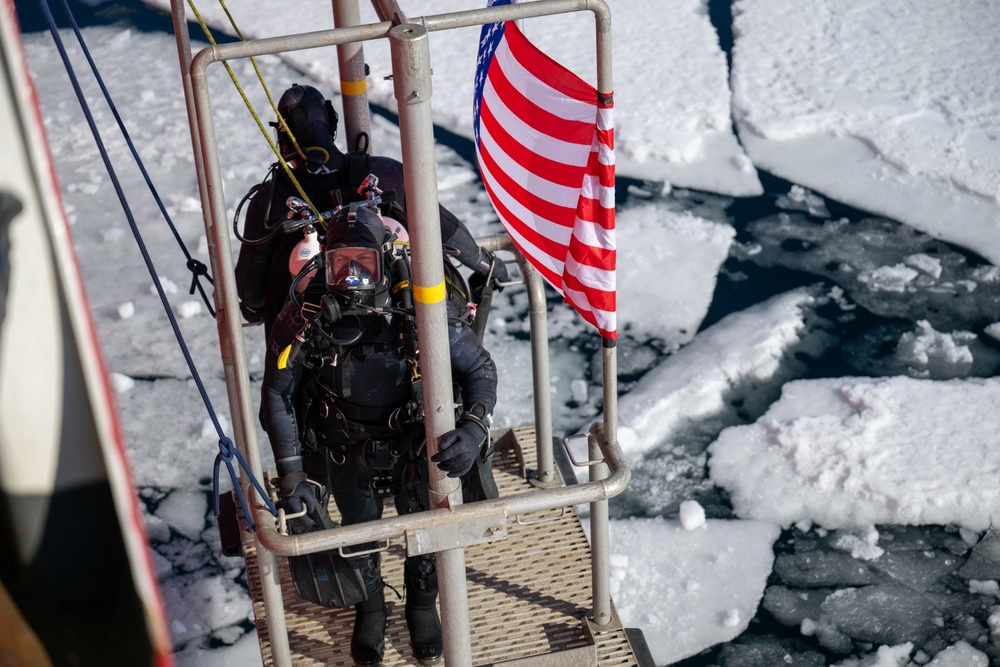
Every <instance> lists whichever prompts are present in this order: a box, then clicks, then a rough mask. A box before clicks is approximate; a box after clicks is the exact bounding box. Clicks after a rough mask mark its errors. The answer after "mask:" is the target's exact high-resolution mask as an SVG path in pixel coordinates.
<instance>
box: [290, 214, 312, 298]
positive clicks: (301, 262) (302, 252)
mask: <svg viewBox="0 0 1000 667" xmlns="http://www.w3.org/2000/svg"><path fill="white" fill-rule="evenodd" d="M317 254H319V235H318V234H317V233H316V228H315V227H313V226H312V225H309V226H308V227H306V228H305V229H304V230H303V232H302V240H301V241H299V242H298V243H297V244H295V248H293V249H292V253H291V254H290V255H289V256H288V271H289V273H291V274H292V278H295V277H296V276H298V275H299V271H301V270H302V267H303V266H305V265H306V262H308V261H309V260H310V259H312V257H313V256H314V255H317ZM314 275H316V270H315V269H313V270H312V271H310V272H309V274H308V275H305V276H303V277H302V278H301V279H300V280H299V281H298V283H297V284H296V287H295V289H296V290H298V291H299V292H301V291H302V290H304V289H305V288H306V286H307V285H308V284H309V281H310V280H312V277H313V276H314Z"/></svg>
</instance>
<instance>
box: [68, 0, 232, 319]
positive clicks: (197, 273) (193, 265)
mask: <svg viewBox="0 0 1000 667" xmlns="http://www.w3.org/2000/svg"><path fill="white" fill-rule="evenodd" d="M62 5H63V10H64V11H65V12H66V16H67V17H68V18H69V23H70V26H72V28H73V32H74V33H75V34H76V39H77V41H78V42H80V48H81V49H82V50H83V55H84V56H85V57H86V58H87V62H88V63H89V64H90V69H91V71H92V72H93V73H94V78H95V79H96V80H97V85H98V86H100V88H101V93H103V94H104V99H105V101H106V102H107V103H108V107H109V108H110V109H111V113H112V115H114V117H115V122H117V123H118V129H119V130H121V133H122V136H123V137H124V138H125V143H126V144H128V148H129V150H130V151H131V152H132V157H133V158H134V159H135V163H136V165H137V166H138V167H139V171H140V172H142V177H143V178H144V179H145V180H146V185H147V186H148V187H149V191H150V193H151V194H152V195H153V199H154V200H156V205H157V206H158V207H159V208H160V213H162V214H163V219H164V220H166V222H167V226H168V227H170V231H171V233H172V234H173V235H174V239H175V240H176V241H177V245H178V246H180V249H181V252H183V253H184V257H185V258H186V259H187V268H188V270H189V271H191V287H190V289H189V290H188V294H194V291H195V290H196V289H197V290H198V292H199V293H200V294H201V298H202V301H204V302H205V306H206V307H207V308H208V312H209V314H210V315H211V316H212V317H215V309H214V308H213V307H212V300H211V299H210V298H209V297H208V294H206V293H205V287H204V286H203V285H202V284H201V280H200V278H201V277H202V276H204V277H205V280H207V281H208V283H209V284H210V285H213V286H214V285H215V282H214V281H213V280H212V276H210V275H209V273H208V267H207V266H205V264H204V263H203V262H200V261H198V260H197V259H195V258H193V257H192V256H191V253H190V252H188V249H187V246H186V245H184V240H183V239H181V235H180V234H179V233H178V232H177V227H175V226H174V222H173V220H171V219H170V215H169V214H168V213H167V209H166V207H165V206H164V205H163V200H162V199H160V194H159V192H157V191H156V187H155V186H154V185H153V180H152V179H151V178H150V177H149V172H148V171H146V165H145V164H144V163H143V161H142V158H140V157H139V152H138V151H137V150H136V148H135V144H134V143H132V137H131V136H130V135H129V132H128V129H126V127H125V123H124V121H122V117H121V116H120V115H119V113H118V107H117V106H115V103H114V100H112V99H111V94H110V93H109V92H108V89H107V87H106V86H105V85H104V79H103V78H102V77H101V73H100V72H99V71H98V69H97V65H96V64H95V63H94V59H93V58H92V57H91V55H90V49H88V48H87V43H86V42H85V41H84V39H83V35H82V34H81V33H80V26H78V25H77V23H76V17H74V16H73V13H72V11H70V8H69V4H67V2H66V0H62Z"/></svg>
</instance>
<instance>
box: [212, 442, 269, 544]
mask: <svg viewBox="0 0 1000 667" xmlns="http://www.w3.org/2000/svg"><path fill="white" fill-rule="evenodd" d="M234 457H235V458H236V461H237V462H238V463H239V465H240V468H241V469H242V470H243V472H244V473H245V474H246V475H247V477H248V478H249V479H250V481H251V482H252V483H253V486H254V489H256V490H257V493H258V494H260V497H261V498H262V499H263V500H264V504H265V505H266V506H267V509H268V510H269V511H270V512H271V516H275V517H276V516H278V508H277V507H275V506H274V503H273V502H271V499H270V498H269V497H268V495H267V492H266V491H264V487H262V486H261V485H260V482H258V481H257V478H256V477H254V476H253V474H252V473H251V472H250V467H249V466H248V465H247V462H246V460H245V459H244V458H243V455H242V454H240V450H238V449H236V447H235V446H234V445H233V441H232V439H230V438H229V437H227V436H225V435H223V436H221V437H220V438H219V453H218V454H216V455H215V465H214V466H212V498H213V500H214V505H213V509H214V513H215V516H219V466H220V464H222V463H225V464H226V469H227V470H228V471H229V479H230V480H231V481H232V483H233V492H234V493H235V494H236V499H237V500H239V501H240V507H241V508H242V509H243V516H244V517H246V520H247V524H248V525H249V526H250V530H253V531H256V530H257V527H256V526H255V525H254V522H253V515H252V514H250V509H249V508H248V507H247V500H246V498H245V497H244V496H243V489H242V488H240V480H239V478H238V477H237V476H236V470H235V469H234V468H233V458H234Z"/></svg>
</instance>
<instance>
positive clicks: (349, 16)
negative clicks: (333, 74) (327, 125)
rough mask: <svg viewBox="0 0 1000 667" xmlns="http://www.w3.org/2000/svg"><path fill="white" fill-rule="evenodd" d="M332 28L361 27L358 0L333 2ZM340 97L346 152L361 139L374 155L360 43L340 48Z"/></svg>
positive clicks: (340, 46)
mask: <svg viewBox="0 0 1000 667" xmlns="http://www.w3.org/2000/svg"><path fill="white" fill-rule="evenodd" d="M333 24H334V26H336V27H337V28H344V27H348V26H355V25H361V12H360V11H359V10H358V0H333ZM337 63H338V64H339V66H340V93H341V96H342V98H341V99H342V103H343V106H344V116H343V133H344V141H345V142H346V144H347V152H351V151H353V150H354V149H355V148H356V147H357V143H358V137H359V136H361V135H362V134H364V135H366V136H367V137H368V144H367V148H366V150H367V151H368V152H369V153H371V152H372V150H371V135H372V133H371V118H370V117H369V115H368V113H369V112H368V79H367V76H368V72H367V69H368V68H367V66H366V65H365V52H364V48H363V47H362V46H361V42H352V43H348V44H339V45H338V46H337Z"/></svg>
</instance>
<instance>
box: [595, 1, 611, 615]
mask: <svg viewBox="0 0 1000 667" xmlns="http://www.w3.org/2000/svg"><path fill="white" fill-rule="evenodd" d="M595 22H596V28H597V90H598V94H599V95H601V97H602V98H604V97H609V96H610V95H611V94H612V91H613V90H614V89H613V86H612V79H611V15H610V13H609V12H607V11H604V12H600V13H597V14H596V15H595ZM617 349H618V348H617V346H616V345H615V341H614V340H611V339H609V338H606V339H604V345H603V347H602V350H603V355H604V359H603V361H604V364H603V375H604V423H603V424H602V426H601V427H600V428H599V429H598V432H597V433H595V432H594V430H592V431H591V435H590V438H589V439H588V441H589V443H590V456H591V459H592V460H593V459H597V458H600V450H599V449H598V448H597V441H596V438H595V435H596V436H597V437H600V438H604V440H605V441H606V442H612V443H613V442H617V441H618V357H617ZM607 476H608V467H607V465H605V464H603V463H601V464H599V465H596V466H593V467H591V469H590V479H592V480H594V479H604V478H605V477H607ZM590 535H591V554H592V560H591V574H592V576H593V588H594V623H596V624H597V625H598V626H601V625H607V624H609V623H610V622H611V619H612V617H611V581H610V579H611V566H610V563H609V553H610V544H609V534H608V501H606V500H602V501H598V502H594V503H591V506H590Z"/></svg>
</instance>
